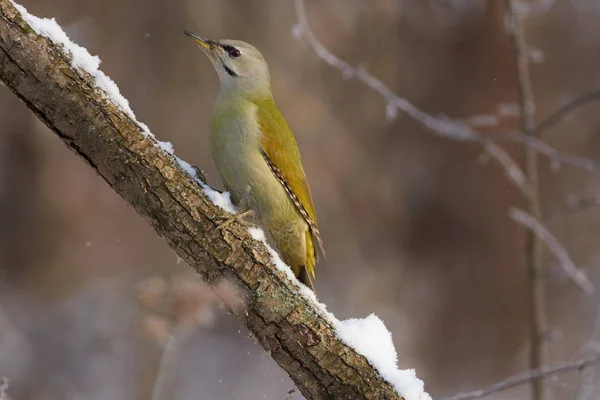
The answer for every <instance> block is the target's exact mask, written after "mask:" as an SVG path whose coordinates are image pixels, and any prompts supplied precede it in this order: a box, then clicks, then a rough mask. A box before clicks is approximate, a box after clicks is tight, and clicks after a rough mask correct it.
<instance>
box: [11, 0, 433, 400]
mask: <svg viewBox="0 0 600 400" xmlns="http://www.w3.org/2000/svg"><path fill="white" fill-rule="evenodd" d="M19 7H20V6H19ZM19 10H21V11H24V9H22V8H19V9H17V8H16V7H15V5H14V4H13V3H12V2H11V1H10V0H0V79H1V80H2V82H3V83H4V84H5V85H6V86H7V87H8V88H9V89H10V90H11V91H12V92H13V93H14V94H15V95H17V96H18V97H19V98H20V99H21V100H22V101H23V102H24V103H25V104H26V105H27V106H28V107H29V108H30V109H31V110H32V111H33V112H34V113H35V114H36V115H37V116H38V117H39V118H40V119H41V120H42V121H43V122H44V123H45V124H46V125H47V126H48V127H49V128H50V129H52V131H54V132H55V133H56V134H57V135H58V136H59V137H60V138H61V139H62V141H63V142H64V143H65V144H66V145H67V146H68V147H69V148H70V149H71V150H72V151H74V152H75V153H76V154H78V155H79V156H80V157H81V158H82V159H84V160H85V161H86V162H87V163H88V164H89V165H90V166H91V167H92V168H94V170H95V171H96V172H97V173H98V174H99V175H100V176H102V178H104V180H105V181H106V182H107V183H108V184H109V185H110V186H111V187H112V188H113V189H114V190H115V191H116V192H117V193H118V194H119V195H120V196H122V197H123V199H125V200H126V201H127V202H128V203H129V204H130V205H131V206H132V207H133V208H134V209H135V210H136V211H137V212H138V213H139V214H140V215H142V216H143V217H144V219H145V220H146V221H147V222H148V223H149V224H150V225H151V226H152V227H153V228H154V229H155V230H156V232H157V233H158V234H160V235H161V236H162V237H163V238H164V239H165V240H166V241H167V242H168V243H169V245H170V246H171V247H172V248H173V249H174V250H175V252H176V253H177V254H178V255H179V256H180V257H181V258H182V259H184V260H185V261H186V262H187V263H189V264H190V265H191V266H192V267H193V268H194V269H195V270H196V271H197V272H198V274H200V276H201V277H202V278H203V280H204V281H206V282H207V283H208V284H215V283H216V282H218V281H220V280H222V279H227V280H229V281H231V282H232V283H234V284H235V285H236V286H237V288H238V289H239V291H240V295H241V296H242V298H243V299H244V300H245V308H244V309H240V308H234V309H232V310H231V311H232V312H233V313H234V314H235V315H236V317H237V318H239V319H240V321H241V322H242V323H243V324H244V325H245V326H247V327H248V329H249V330H250V331H251V332H252V334H253V335H254V337H255V338H256V339H257V340H258V342H259V343H260V344H261V346H262V347H263V348H264V349H265V350H266V351H267V352H268V353H269V354H270V356H271V357H272V358H273V359H274V360H275V361H277V363H278V364H279V365H280V366H281V367H282V368H283V369H284V370H285V371H286V372H287V373H288V374H289V375H290V377H291V378H292V380H293V381H294V382H295V383H296V385H297V387H298V388H299V389H300V391H301V392H302V394H303V395H304V396H305V397H306V398H308V399H401V398H402V397H400V395H398V394H397V393H396V392H395V391H394V389H393V388H392V386H391V385H390V384H389V383H388V382H386V381H385V380H384V379H383V378H382V377H381V375H380V373H378V371H377V370H375V369H374V368H373V367H372V366H371V365H370V364H369V362H368V361H367V359H366V358H365V357H363V356H362V355H360V354H358V353H357V352H356V351H355V350H354V349H353V348H351V347H349V346H347V345H345V344H344V343H343V342H342V341H341V339H340V338H339V337H338V335H337V334H336V333H337V332H339V328H338V324H340V322H339V321H337V320H335V318H334V317H333V316H332V315H331V314H328V313H326V311H325V310H324V308H321V307H320V304H319V303H317V302H316V301H315V300H314V298H312V299H311V298H310V295H308V294H307V293H306V291H303V289H302V287H301V286H299V284H298V283H297V281H295V279H294V278H293V277H290V276H289V275H288V274H287V273H286V270H282V269H280V268H278V267H277V266H276V265H275V264H274V262H273V258H272V256H271V254H270V253H269V249H268V248H267V246H266V245H264V244H263V243H261V242H260V241H258V240H255V239H253V238H252V236H251V235H250V234H249V232H248V230H247V229H246V228H247V226H246V225H244V224H239V223H232V224H229V225H228V226H227V227H226V228H224V229H220V230H217V229H215V228H216V226H217V225H216V219H217V218H218V217H222V216H223V215H224V214H225V213H224V212H223V210H222V209H220V208H219V207H217V206H216V205H214V204H213V203H212V202H211V201H210V200H209V199H208V198H207V195H206V193H205V192H204V191H203V190H202V188H201V187H200V186H199V185H198V183H197V182H196V181H195V180H194V179H193V178H192V177H191V176H190V175H189V174H188V173H186V172H185V171H184V170H183V169H182V168H181V167H180V166H179V165H178V163H177V160H176V159H175V157H173V156H172V155H171V154H169V153H168V152H167V151H165V147H166V146H164V144H163V146H162V147H161V145H160V144H159V143H158V142H157V141H156V139H154V137H153V136H152V135H151V134H150V133H149V132H148V131H147V128H146V127H145V126H144V125H143V124H140V123H139V122H137V121H136V120H135V117H134V116H133V113H132V112H131V111H130V110H129V108H128V105H127V102H126V101H125V100H124V99H123V98H122V97H120V95H119V96H118V97H115V96H114V93H112V92H111V91H114V90H116V93H117V94H118V90H117V89H116V86H115V85H114V84H112V81H110V80H109V79H108V78H107V77H106V76H105V75H104V74H102V73H101V72H99V71H95V72H94V73H93V74H92V73H90V70H89V69H87V70H86V69H85V65H83V66H82V65H80V64H78V63H77V61H80V60H76V59H75V58H77V57H74V56H75V54H74V53H73V52H71V53H69V52H67V51H65V49H64V48H63V47H62V46H60V45H57V44H56V43H54V42H53V41H52V40H49V39H48V38H47V37H45V36H41V35H39V34H38V33H36V31H34V29H33V28H32V26H31V25H30V24H29V23H28V22H29V21H32V18H35V17H31V16H28V15H27V14H25V13H24V14H21V13H20V11H19ZM61 32H62V31H61ZM45 35H46V36H47V34H45ZM63 35H64V34H63ZM65 38H66V37H65ZM80 50H82V51H85V49H81V48H79V49H78V51H77V52H79V51H80ZM85 54H87V52H86V53H85ZM87 57H88V60H89V59H92V58H91V57H90V56H89V54H88V55H87ZM92 60H93V59H92ZM73 64H75V65H76V66H77V67H74V66H73ZM99 83H100V84H101V86H102V87H100V86H99ZM110 84H112V85H113V86H111V85H110ZM115 99H116V101H115ZM413 393H414V392H413ZM405 396H407V397H406V399H407V400H408V399H428V398H429V396H428V395H426V394H422V392H420V394H418V395H414V394H413V395H405Z"/></svg>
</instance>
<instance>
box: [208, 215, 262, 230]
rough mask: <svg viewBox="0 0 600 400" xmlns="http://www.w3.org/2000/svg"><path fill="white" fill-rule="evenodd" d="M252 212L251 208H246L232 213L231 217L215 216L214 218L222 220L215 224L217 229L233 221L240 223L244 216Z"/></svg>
mask: <svg viewBox="0 0 600 400" xmlns="http://www.w3.org/2000/svg"><path fill="white" fill-rule="evenodd" d="M253 214H254V212H253V211H252V210H247V211H244V212H241V213H239V214H235V215H232V216H231V217H217V218H216V219H220V220H223V222H220V223H218V224H217V230H220V229H223V228H225V227H226V226H228V225H229V224H231V223H232V222H234V221H235V222H238V223H241V222H243V221H244V219H245V218H246V217H249V216H252V215H253Z"/></svg>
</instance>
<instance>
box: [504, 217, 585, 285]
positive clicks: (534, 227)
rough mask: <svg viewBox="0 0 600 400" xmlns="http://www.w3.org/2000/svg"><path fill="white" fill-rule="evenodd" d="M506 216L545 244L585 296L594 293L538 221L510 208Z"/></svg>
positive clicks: (569, 258) (579, 271)
mask: <svg viewBox="0 0 600 400" xmlns="http://www.w3.org/2000/svg"><path fill="white" fill-rule="evenodd" d="M508 215H509V216H510V217H511V218H512V219H514V220H515V221H517V222H518V223H520V224H522V225H523V226H525V227H527V228H528V229H529V230H530V231H532V232H533V233H534V234H535V235H536V236H537V237H538V238H540V240H542V241H543V242H544V243H545V244H546V246H547V247H548V250H550V252H551V253H552V254H553V255H554V257H556V259H557V260H558V262H559V263H560V266H561V267H562V269H563V270H564V271H565V273H566V274H567V276H568V277H569V278H571V280H572V281H573V282H574V283H575V284H576V285H577V286H579V288H581V290H583V292H584V293H585V294H587V295H590V294H592V293H593V292H594V285H593V284H592V282H590V280H589V279H588V277H587V276H585V274H584V273H583V272H582V271H581V270H580V269H579V268H577V266H576V265H575V263H574V262H573V260H571V257H569V253H567V251H566V250H565V248H564V247H563V246H561V244H560V243H559V242H558V240H557V239H556V238H555V237H554V235H552V233H550V231H549V230H548V229H547V228H546V227H545V226H544V225H543V224H542V223H541V222H540V221H539V220H537V219H535V218H533V216H531V215H529V214H527V213H526V212H525V211H522V210H519V209H516V208H511V209H510V210H509V211H508Z"/></svg>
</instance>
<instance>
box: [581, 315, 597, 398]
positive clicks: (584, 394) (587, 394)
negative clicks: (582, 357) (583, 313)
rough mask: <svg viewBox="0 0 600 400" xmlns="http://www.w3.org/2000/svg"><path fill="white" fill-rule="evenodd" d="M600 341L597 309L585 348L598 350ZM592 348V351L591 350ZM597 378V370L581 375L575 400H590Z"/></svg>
mask: <svg viewBox="0 0 600 400" xmlns="http://www.w3.org/2000/svg"><path fill="white" fill-rule="evenodd" d="M599 340H600V307H596V318H594V323H593V324H592V329H591V330H590V338H589V339H588V342H587V343H586V344H585V347H588V349H587V350H588V351H590V350H596V353H597V347H598V341H599ZM590 348H591V349H590ZM595 378H596V368H589V369H586V370H585V371H583V372H582V373H581V377H580V382H579V388H578V390H577V395H576V396H575V398H576V399H577V400H588V399H589V398H591V396H592V392H593V390H594V380H595Z"/></svg>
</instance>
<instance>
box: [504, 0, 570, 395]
mask: <svg viewBox="0 0 600 400" xmlns="http://www.w3.org/2000/svg"><path fill="white" fill-rule="evenodd" d="M506 8H507V12H508V15H507V17H508V24H507V27H508V33H509V35H510V38H511V40H512V42H513V46H514V50H515V63H516V73H517V88H518V93H519V103H520V108H521V124H522V127H523V132H524V133H525V136H526V137H527V138H528V139H531V138H533V135H534V129H535V128H534V124H535V120H534V116H535V99H534V97H533V87H532V84H531V75H530V73H529V56H528V52H527V43H526V42H525V29H524V24H523V16H522V15H520V14H519V12H518V4H517V0H506ZM525 173H526V176H527V179H528V180H529V182H530V183H531V186H532V188H533V192H534V194H533V195H532V196H530V197H529V199H528V203H529V204H528V209H529V214H530V215H531V217H532V218H531V219H532V220H534V221H540V220H541V219H542V218H541V217H542V209H541V203H540V198H539V186H540V184H539V176H538V175H539V174H538V159H537V152H536V151H535V150H534V149H532V148H531V147H528V148H526V149H525ZM518 215H519V216H520V214H518ZM525 215H527V214H525ZM511 216H513V218H515V217H514V215H512V214H511ZM528 221H529V220H528ZM521 222H522V221H521ZM541 244H542V243H541V238H540V237H539V236H538V235H537V232H536V231H534V230H533V229H530V230H527V231H526V232H525V254H524V255H525V267H526V268H527V270H528V272H529V291H530V293H529V296H530V309H531V328H530V329H531V332H530V344H529V346H530V348H529V365H530V368H531V369H536V368H540V367H541V366H542V365H544V364H545V363H546V359H547V357H548V343H547V341H546V333H547V330H548V322H547V315H546V287H545V282H544V279H543V276H542V272H543V267H542V246H541ZM565 254H566V252H565ZM531 388H532V392H533V400H544V399H545V398H546V390H545V389H546V388H545V386H544V382H543V381H541V380H533V381H532V384H531Z"/></svg>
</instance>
